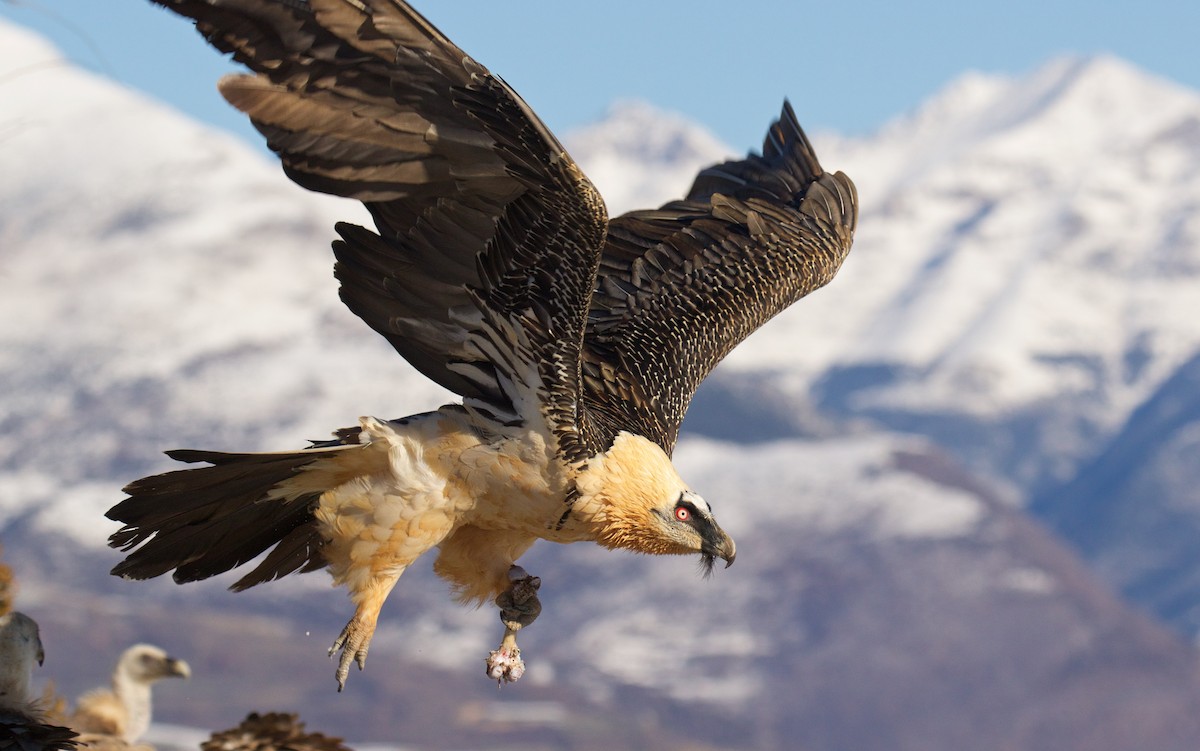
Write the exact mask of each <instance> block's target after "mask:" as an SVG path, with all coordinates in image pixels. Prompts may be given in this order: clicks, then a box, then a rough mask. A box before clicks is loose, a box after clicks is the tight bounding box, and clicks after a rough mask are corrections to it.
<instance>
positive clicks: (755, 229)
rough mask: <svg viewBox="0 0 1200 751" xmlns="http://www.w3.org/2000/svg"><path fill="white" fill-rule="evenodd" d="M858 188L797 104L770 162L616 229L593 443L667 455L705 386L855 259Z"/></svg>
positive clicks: (592, 398)
mask: <svg viewBox="0 0 1200 751" xmlns="http://www.w3.org/2000/svg"><path fill="white" fill-rule="evenodd" d="M857 217H858V199H857V195H856V192H855V188H854V183H852V182H851V181H850V178H848V177H846V176H845V175H844V174H842V173H840V172H838V173H836V174H832V175H831V174H828V173H826V172H824V171H822V169H821V165H820V164H819V163H818V162H817V157H816V154H815V153H813V149H812V145H811V144H810V143H809V142H808V138H807V137H806V136H805V135H804V131H802V130H801V129H800V125H799V123H798V122H797V121H796V115H795V113H794V112H793V111H792V108H791V105H790V104H788V103H787V102H785V103H784V106H783V114H782V115H781V116H780V119H779V120H778V121H777V122H775V123H774V124H772V125H771V128H770V131H769V132H768V133H767V137H766V140H765V142H764V144H763V153H762V156H756V155H751V156H749V157H748V158H746V159H744V160H742V161H738V162H726V163H724V164H719V165H716V166H713V167H710V168H708V169H706V170H704V171H703V172H701V173H700V175H699V176H698V177H697V178H696V182H695V184H693V186H692V189H691V191H690V192H689V193H688V197H687V198H686V199H684V200H682V201H674V202H671V203H668V204H666V205H665V206H663V207H662V208H660V209H657V210H652V211H634V212H631V213H628V214H624V215H622V216H619V217H616V218H615V219H613V220H611V221H610V223H609V230H608V240H607V244H606V246H605V248H604V255H603V257H602V259H601V263H600V274H599V277H598V279H597V282H596V292H595V294H594V296H593V297H592V301H591V310H590V312H589V320H588V327H587V332H586V335H585V340H584V355H583V379H584V405H585V408H586V410H587V414H588V417H589V420H590V422H589V429H590V430H591V431H594V432H593V433H592V434H591V435H590V436H589V440H591V441H592V442H594V443H599V444H602V445H607V444H608V443H609V442H611V440H612V438H613V436H615V435H616V433H617V432H618V431H621V430H627V431H630V432H633V433H638V434H640V435H643V436H645V437H647V438H650V439H651V440H654V441H656V442H657V443H658V444H659V445H661V446H662V447H663V449H664V450H666V451H667V452H668V453H670V452H671V450H672V449H673V447H674V445H675V439H676V437H677V435H678V433H679V424H680V422H681V421H682V420H683V415H684V412H685V411H686V410H687V407H688V404H689V403H690V402H691V399H692V395H693V394H694V393H695V392H696V388H697V387H698V386H699V385H700V382H701V381H702V380H704V377H705V376H707V375H708V373H709V372H710V371H711V370H712V369H713V368H714V367H715V366H716V364H717V363H718V362H720V360H721V359H722V358H723V357H725V355H726V354H728V353H729V351H730V350H731V349H733V348H734V347H735V346H736V345H737V344H738V343H739V342H741V341H742V340H743V339H745V338H746V337H747V336H749V335H750V333H751V332H753V331H754V330H755V329H757V328H758V327H759V326H761V325H762V324H763V323H765V322H766V321H767V320H768V319H769V318H771V317H772V316H774V315H775V314H776V313H779V312H780V311H781V310H783V309H784V308H786V307H787V306H789V305H791V304H792V303H793V302H795V301H796V300H799V299H800V298H801V297H803V296H804V295H806V294H808V293H809V292H811V291H813V290H815V289H817V288H818V287H821V286H822V285H824V284H826V283H827V282H828V281H829V280H830V279H832V278H833V275H834V274H835V273H836V272H837V270H838V268H839V267H840V266H841V263H842V260H843V259H844V258H845V257H846V254H847V253H848V252H849V250H850V243H851V240H852V239H853V235H854V227H855V223H856V221H857Z"/></svg>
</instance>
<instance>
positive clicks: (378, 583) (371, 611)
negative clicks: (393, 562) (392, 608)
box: [329, 569, 403, 691]
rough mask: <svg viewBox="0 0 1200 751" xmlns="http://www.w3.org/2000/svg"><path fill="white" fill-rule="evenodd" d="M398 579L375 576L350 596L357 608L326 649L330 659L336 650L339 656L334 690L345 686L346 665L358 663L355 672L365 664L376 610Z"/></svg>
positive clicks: (347, 674)
mask: <svg viewBox="0 0 1200 751" xmlns="http://www.w3.org/2000/svg"><path fill="white" fill-rule="evenodd" d="M402 570H403V569H402ZM399 578H400V575H399V573H397V574H396V575H395V576H383V577H378V578H376V579H374V580H372V581H371V583H370V584H369V585H368V586H367V587H365V588H364V589H363V591H362V592H357V591H356V592H354V593H353V595H354V600H355V602H356V603H357V605H358V608H357V609H356V610H355V611H354V617H353V618H351V619H350V622H349V623H347V624H346V627H345V628H343V629H342V633H341V634H340V635H339V636H338V638H337V639H336V640H335V641H334V642H333V646H332V647H330V648H329V656H330V657H333V655H334V653H335V652H337V651H339V650H341V653H342V654H341V656H340V658H339V659H338V667H337V672H336V673H335V676H336V677H337V682H338V691H341V690H342V689H344V688H345V687H346V678H347V677H348V676H349V675H350V663H352V662H355V663H358V669H359V670H362V669H363V667H364V666H365V665H366V663H367V648H368V647H370V646H371V637H373V636H374V635H375V625H376V624H377V623H378V622H379V609H380V608H382V607H383V601H384V600H386V599H387V596H388V593H389V592H391V591H392V587H393V586H395V584H396V580H397V579H399Z"/></svg>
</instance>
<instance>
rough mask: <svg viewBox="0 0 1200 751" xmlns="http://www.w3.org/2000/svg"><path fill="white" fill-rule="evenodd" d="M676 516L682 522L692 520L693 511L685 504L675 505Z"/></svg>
mask: <svg viewBox="0 0 1200 751" xmlns="http://www.w3.org/2000/svg"><path fill="white" fill-rule="evenodd" d="M675 518H676V519H678V520H679V521H681V522H686V521H691V518H692V512H691V511H690V510H689V509H687V508H686V507H685V506H676V507H675Z"/></svg>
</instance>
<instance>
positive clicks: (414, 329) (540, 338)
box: [155, 0, 607, 454]
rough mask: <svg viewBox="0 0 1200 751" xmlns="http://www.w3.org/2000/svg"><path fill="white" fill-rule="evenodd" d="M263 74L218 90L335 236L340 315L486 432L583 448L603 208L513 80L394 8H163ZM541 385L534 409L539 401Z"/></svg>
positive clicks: (215, 4)
mask: <svg viewBox="0 0 1200 751" xmlns="http://www.w3.org/2000/svg"><path fill="white" fill-rule="evenodd" d="M155 2H158V3H160V4H162V5H165V6H167V7H169V8H171V9H172V10H175V11H177V12H179V13H181V14H183V15H186V16H190V17H191V18H193V19H195V20H196V27H197V29H199V30H200V32H201V33H202V34H204V35H205V37H206V38H207V39H208V41H209V42H211V43H212V44H213V45H214V46H216V47H217V48H219V49H221V50H223V51H226V52H231V53H233V56H234V58H235V59H237V60H238V61H240V62H242V63H244V64H245V65H247V66H248V67H249V68H251V69H252V70H253V71H255V73H256V74H257V75H246V76H236V77H230V78H226V79H225V80H223V81H222V82H221V86H220V88H221V92H222V93H223V94H224V95H225V97H226V98H227V99H228V100H229V101H230V102H231V103H232V104H233V105H234V106H236V107H237V108H238V109H240V110H242V111H243V112H245V113H246V114H248V115H249V116H250V118H251V120H252V121H253V123H254V125H255V126H256V127H257V128H258V129H259V131H261V132H262V133H263V134H264V135H265V136H266V137H267V143H268V145H269V146H270V147H271V149H272V150H273V151H275V153H277V154H278V155H279V157H280V159H281V160H282V162H283V167H284V170H285V172H286V173H287V175H288V176H289V177H290V178H291V179H292V180H294V181H295V182H297V183H299V184H300V185H302V186H304V187H305V188H308V189H311V190H315V191H320V192H323V193H332V194H334V195H339V196H345V197H349V198H355V199H358V200H360V201H362V202H363V203H364V204H365V205H366V207H367V208H368V209H369V210H370V212H371V214H372V216H373V218H374V220H375V225H376V229H377V230H378V232H371V231H369V230H366V229H363V228H361V227H357V226H353V225H346V224H339V225H338V227H337V230H338V233H339V234H340V235H341V238H342V239H341V240H338V241H336V242H335V243H334V252H335V254H336V256H337V265H336V275H337V277H338V279H339V280H340V281H341V285H342V286H341V296H342V299H343V301H344V302H345V303H346V305H347V306H348V307H349V308H350V309H351V310H352V311H354V312H355V313H356V314H357V315H359V316H360V317H361V318H362V319H363V320H364V321H366V322H367V323H368V324H369V325H370V326H371V327H372V328H373V329H375V330H376V331H378V332H379V333H380V334H382V335H383V336H384V337H386V338H387V340H388V341H389V342H391V344H392V346H393V347H395V348H396V350H397V351H398V352H399V353H400V354H401V355H403V356H404V357H405V358H406V359H407V360H408V361H409V362H410V363H412V364H413V365H414V366H415V367H416V368H417V369H418V370H420V371H421V372H422V373H424V374H425V375H426V376H428V377H429V378H431V379H432V380H434V381H436V382H437V383H439V384H441V385H442V386H444V387H446V388H448V389H450V390H452V391H454V392H457V393H459V394H461V395H462V396H463V397H465V398H466V403H467V405H468V406H470V407H472V408H474V409H476V410H478V411H480V412H483V413H485V414H487V415H488V416H490V417H491V418H492V419H494V420H496V421H498V422H501V423H508V424H515V423H521V422H523V421H524V420H527V419H529V418H530V416H531V415H532V414H536V412H537V410H538V409H540V410H541V412H542V416H543V417H545V418H546V419H547V420H548V422H549V424H550V427H551V429H553V430H555V431H556V433H558V434H559V437H560V438H561V439H563V440H564V441H565V445H562V446H560V448H562V449H563V450H565V451H566V453H568V454H578V452H579V449H577V448H572V445H573V443H577V441H576V440H575V438H574V437H573V436H572V435H571V433H572V431H574V430H575V427H574V426H575V418H576V414H577V411H578V410H577V401H578V392H579V384H578V358H579V348H580V346H581V342H582V338H583V328H584V322H585V319H586V313H587V304H588V302H587V301H588V298H589V297H590V295H591V292H592V288H593V286H594V283H595V274H596V268H597V265H598V263H599V254H600V248H601V246H602V243H603V237H604V229H605V223H606V219H607V217H606V213H605V210H604V205H603V202H602V201H601V199H600V197H599V195H598V194H597V193H596V192H595V190H594V188H593V187H592V185H591V184H590V183H589V182H588V181H587V179H586V178H585V177H584V176H583V174H582V173H581V172H580V171H579V169H578V168H577V167H576V166H575V164H574V162H572V160H571V159H570V157H569V156H568V155H567V154H566V151H565V150H564V149H563V147H562V146H561V145H560V144H559V142H558V141H557V139H555V137H554V136H553V135H552V134H551V133H550V132H549V130H547V128H546V127H545V125H543V124H542V123H541V121H540V120H538V118H537V117H536V116H535V115H534V114H533V113H532V112H531V111H530V109H529V107H528V106H527V105H526V104H525V103H524V102H523V101H522V100H521V98H520V97H519V96H518V95H517V94H516V93H515V92H514V91H513V90H512V89H510V88H509V87H508V86H507V85H506V84H505V83H504V82H503V81H502V80H500V79H499V78H497V77H495V76H493V75H492V74H490V73H489V72H488V71H487V70H486V69H485V68H484V67H483V66H481V65H479V64H478V63H476V62H475V61H474V60H472V59H471V58H470V57H469V56H467V55H466V54H465V53H464V52H463V51H462V50H460V49H459V48H458V47H456V46H455V45H454V44H453V43H452V42H450V40H448V39H447V38H446V37H444V36H443V35H442V34H441V32H439V31H438V30H437V29H436V28H434V27H433V26H432V25H431V24H430V23H429V22H427V21H426V20H425V19H424V18H422V17H421V16H420V15H418V14H417V13H416V12H415V11H413V10H412V9H411V8H410V7H408V5H407V4H405V3H403V2H400V0H155ZM531 389H532V390H533V392H534V393H533V395H532V396H533V398H531Z"/></svg>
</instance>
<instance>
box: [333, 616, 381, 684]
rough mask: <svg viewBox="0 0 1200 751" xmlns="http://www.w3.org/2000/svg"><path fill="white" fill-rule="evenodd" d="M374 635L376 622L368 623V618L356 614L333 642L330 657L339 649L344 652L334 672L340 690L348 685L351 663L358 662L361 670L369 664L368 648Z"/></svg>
mask: <svg viewBox="0 0 1200 751" xmlns="http://www.w3.org/2000/svg"><path fill="white" fill-rule="evenodd" d="M374 635H375V624H374V623H367V622H366V619H363V618H360V617H359V616H358V615H355V616H354V617H353V618H351V619H350V622H349V623H347V624H346V627H345V628H344V629H342V633H341V635H339V636H338V638H337V639H336V640H335V641H334V642H333V646H332V647H330V648H329V656H330V657H333V655H334V653H335V652H337V651H338V650H341V652H342V654H341V657H340V658H339V659H338V667H337V671H336V672H335V673H334V676H335V677H336V678H337V682H338V691H339V692H341V690H342V689H344V688H345V687H346V678H347V676H349V675H350V663H351V662H356V663H358V669H359V670H362V669H363V667H364V666H365V665H366V664H367V648H368V647H369V646H371V637H372V636H374Z"/></svg>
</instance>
